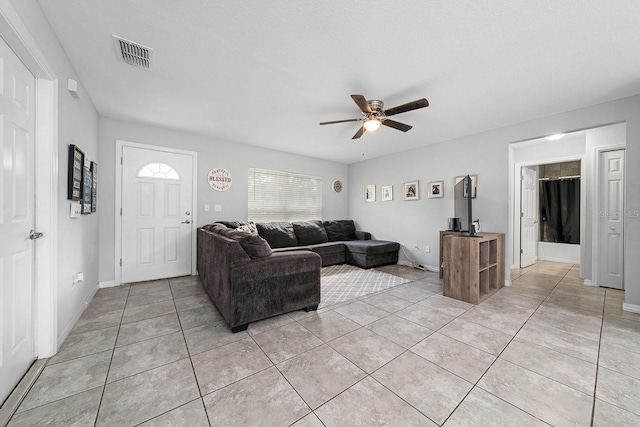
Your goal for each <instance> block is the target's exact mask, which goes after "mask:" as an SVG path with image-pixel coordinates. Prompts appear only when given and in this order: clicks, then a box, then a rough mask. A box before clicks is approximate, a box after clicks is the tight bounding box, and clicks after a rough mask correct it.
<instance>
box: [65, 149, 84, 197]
mask: <svg viewBox="0 0 640 427" xmlns="http://www.w3.org/2000/svg"><path fill="white" fill-rule="evenodd" d="M83 170H84V152H83V151H82V150H81V149H79V148H78V147H77V146H75V145H73V144H69V167H68V178H67V199H69V200H74V201H80V200H82V173H83Z"/></svg>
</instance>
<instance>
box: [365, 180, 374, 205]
mask: <svg viewBox="0 0 640 427" xmlns="http://www.w3.org/2000/svg"><path fill="white" fill-rule="evenodd" d="M364 201H365V202H375V201H376V186H375V184H369V185H365V186H364Z"/></svg>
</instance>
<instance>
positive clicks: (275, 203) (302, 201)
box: [249, 168, 322, 222]
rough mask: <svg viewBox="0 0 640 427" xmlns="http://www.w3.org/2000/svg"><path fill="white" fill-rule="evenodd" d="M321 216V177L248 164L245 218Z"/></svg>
mask: <svg viewBox="0 0 640 427" xmlns="http://www.w3.org/2000/svg"><path fill="white" fill-rule="evenodd" d="M321 218H322V178H321V177H317V176H309V175H301V174H295V173H289V172H282V171H274V170H267V169H257V168H249V221H255V222H268V221H289V222H290V221H305V220H310V219H321Z"/></svg>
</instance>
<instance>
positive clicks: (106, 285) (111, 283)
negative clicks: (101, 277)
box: [99, 280, 120, 289]
mask: <svg viewBox="0 0 640 427" xmlns="http://www.w3.org/2000/svg"><path fill="white" fill-rule="evenodd" d="M99 286H100V289H103V288H113V287H114V286H120V284H119V283H116V282H115V280H108V281H106V282H100V283H99Z"/></svg>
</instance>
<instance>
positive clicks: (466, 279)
mask: <svg viewBox="0 0 640 427" xmlns="http://www.w3.org/2000/svg"><path fill="white" fill-rule="evenodd" d="M441 236H442V250H441V257H442V264H441V265H442V267H443V276H444V290H443V293H444V296H447V297H451V298H455V299H458V300H461V301H466V302H469V303H471V304H479V303H481V302H482V301H484V300H485V299H487V298H489V297H490V296H491V295H493V294H494V293H495V292H497V291H498V290H499V289H500V288H502V287H503V286H504V234H501V233H484V234H481V235H480V236H478V237H469V236H464V235H461V234H459V233H457V234H444V235H441Z"/></svg>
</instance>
